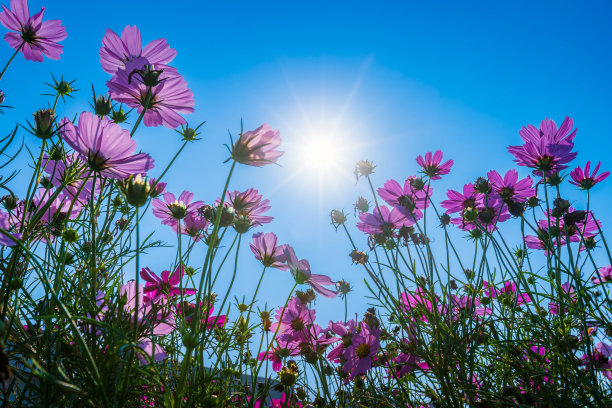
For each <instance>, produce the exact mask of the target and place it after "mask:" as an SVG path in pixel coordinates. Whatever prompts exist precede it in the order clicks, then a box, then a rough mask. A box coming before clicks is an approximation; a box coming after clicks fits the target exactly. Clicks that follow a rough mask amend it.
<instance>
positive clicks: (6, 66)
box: [0, 41, 25, 80]
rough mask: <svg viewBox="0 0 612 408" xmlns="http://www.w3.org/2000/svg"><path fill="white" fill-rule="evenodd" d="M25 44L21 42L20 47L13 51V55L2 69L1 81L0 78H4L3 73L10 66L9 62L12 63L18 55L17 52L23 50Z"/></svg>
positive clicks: (0, 73)
mask: <svg viewBox="0 0 612 408" xmlns="http://www.w3.org/2000/svg"><path fill="white" fill-rule="evenodd" d="M24 44H25V41H23V42H22V43H21V45H20V46H19V48H17V50H16V51H15V53H14V54H13V55H12V56H11V58H10V59H9V60H8V62H7V63H6V65H5V66H4V69H3V70H2V72H0V80H1V79H2V77H3V76H4V73H5V72H6V70H7V69H8V67H9V65H11V62H13V59H14V58H15V57H16V56H17V54H19V51H21V49H22V48H23V46H24Z"/></svg>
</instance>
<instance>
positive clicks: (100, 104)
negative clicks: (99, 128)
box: [94, 95, 113, 116]
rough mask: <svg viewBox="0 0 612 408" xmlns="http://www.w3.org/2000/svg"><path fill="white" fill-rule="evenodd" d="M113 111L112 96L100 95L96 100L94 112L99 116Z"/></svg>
mask: <svg viewBox="0 0 612 408" xmlns="http://www.w3.org/2000/svg"><path fill="white" fill-rule="evenodd" d="M112 111H113V105H112V102H111V99H110V96H104V95H98V97H97V98H96V99H95V100H94V112H95V113H96V115H98V116H106V115H108V114H110V113H111V112H112Z"/></svg>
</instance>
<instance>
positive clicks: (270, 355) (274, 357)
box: [257, 349, 283, 371]
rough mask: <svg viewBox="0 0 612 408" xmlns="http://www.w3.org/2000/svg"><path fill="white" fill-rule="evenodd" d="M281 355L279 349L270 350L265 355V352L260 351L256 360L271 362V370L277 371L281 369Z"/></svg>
mask: <svg viewBox="0 0 612 408" xmlns="http://www.w3.org/2000/svg"><path fill="white" fill-rule="evenodd" d="M281 354H282V351H281V349H272V350H269V351H268V352H267V353H266V352H265V351H262V352H261V353H259V356H257V360H259V361H265V360H268V361H271V362H272V370H274V371H279V370H280V369H281V368H282V367H283V359H282V357H281Z"/></svg>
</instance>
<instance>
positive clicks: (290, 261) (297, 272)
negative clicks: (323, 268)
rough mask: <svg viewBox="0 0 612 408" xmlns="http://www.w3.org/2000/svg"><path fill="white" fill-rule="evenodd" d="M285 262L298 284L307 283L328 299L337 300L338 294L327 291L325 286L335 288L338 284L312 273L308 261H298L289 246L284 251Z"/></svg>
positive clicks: (333, 291) (327, 277) (326, 277)
mask: <svg viewBox="0 0 612 408" xmlns="http://www.w3.org/2000/svg"><path fill="white" fill-rule="evenodd" d="M284 253H285V262H286V263H287V266H288V267H289V270H290V271H291V274H292V275H293V277H294V278H295V280H296V282H298V283H307V284H308V285H310V286H311V287H312V289H314V291H315V292H317V293H319V294H320V295H322V296H325V297H328V298H335V297H336V296H338V292H337V291H335V290H331V289H327V288H326V287H325V286H335V285H336V282H334V281H332V280H331V279H330V278H329V276H326V275H318V274H315V273H311V272H310V264H309V263H308V261H307V260H306V259H300V260H299V261H298V259H297V257H296V256H295V251H294V250H293V248H291V247H290V246H289V245H287V247H285V249H284Z"/></svg>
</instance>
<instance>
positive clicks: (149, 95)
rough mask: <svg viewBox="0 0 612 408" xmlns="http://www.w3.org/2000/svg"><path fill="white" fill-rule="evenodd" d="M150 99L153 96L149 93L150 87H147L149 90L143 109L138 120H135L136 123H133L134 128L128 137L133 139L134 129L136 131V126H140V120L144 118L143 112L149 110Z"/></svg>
mask: <svg viewBox="0 0 612 408" xmlns="http://www.w3.org/2000/svg"><path fill="white" fill-rule="evenodd" d="M152 98H153V94H152V92H151V87H149V89H147V96H146V97H145V103H144V104H143V105H142V107H143V109H142V112H140V115H139V116H138V119H136V123H134V127H133V128H132V131H131V132H130V136H132V137H133V136H134V133H136V129H138V125H140V122H141V121H142V118H144V115H145V112H146V111H147V109H149V105H150V104H151V99H152Z"/></svg>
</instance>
